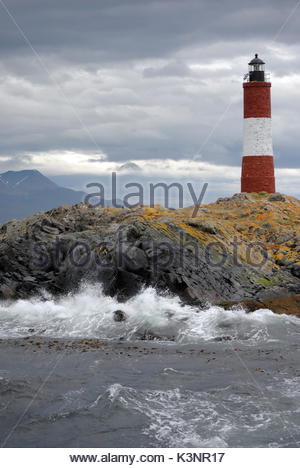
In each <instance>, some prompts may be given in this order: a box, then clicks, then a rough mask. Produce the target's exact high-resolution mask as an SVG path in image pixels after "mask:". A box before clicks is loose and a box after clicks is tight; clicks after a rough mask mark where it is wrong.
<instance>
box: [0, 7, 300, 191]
mask: <svg viewBox="0 0 300 468" xmlns="http://www.w3.org/2000/svg"><path fill="white" fill-rule="evenodd" d="M5 6H6V8H7V9H8V11H7V10H6V9H5ZM299 30H300V2H299V8H297V1H296V0H284V1H282V0H251V1H249V0H248V1H244V0H9V1H8V0H4V3H3V2H2V0H0V54H1V60H0V72H1V74H0V80H1V87H0V99H1V112H0V172H3V171H5V170H8V169H14V170H15V169H27V168H36V169H39V170H41V171H42V172H43V173H44V174H46V175H49V176H50V177H53V178H54V179H55V180H60V182H61V183H64V184H68V185H69V186H74V187H78V188H79V186H82V183H83V181H88V180H90V179H91V177H94V178H95V177H96V176H99V177H108V175H109V174H110V173H111V171H112V170H117V169H119V168H120V167H121V166H122V165H123V164H124V163H126V162H128V161H131V162H134V163H135V164H136V165H138V168H140V170H134V169H137V167H136V166H134V165H129V166H125V168H123V170H122V173H129V174H130V173H131V172H133V175H132V177H134V178H136V179H137V178H143V177H147V178H148V179H151V177H153V178H160V177H161V178H162V179H164V178H167V177H170V178H173V179H178V180H179V181H180V180H181V179H182V178H183V179H184V180H185V179H186V180H188V178H189V177H192V178H194V179H195V178H196V179H197V175H198V174H199V180H201V181H203V182H208V183H209V184H210V185H209V186H210V187H211V191H212V193H213V194H214V195H215V194H216V195H218V194H225V193H228V194H230V193H233V192H236V191H238V190H239V175H240V169H239V167H240V164H241V152H242V123H243V119H242V81H243V75H244V73H246V72H247V63H248V61H249V60H250V59H251V58H252V57H253V56H254V53H259V55H260V56H261V57H262V58H263V59H264V60H265V62H266V67H267V70H268V71H270V72H271V81H272V85H273V87H272V106H273V109H272V110H273V142H274V152H275V156H276V166H277V168H278V171H277V175H278V184H277V187H278V190H280V191H282V192H287V193H291V194H293V195H297V196H299V195H300V189H299V186H300V170H299V157H300V139H299V129H300V35H299ZM62 175H63V176H64V177H56V176H62Z"/></svg>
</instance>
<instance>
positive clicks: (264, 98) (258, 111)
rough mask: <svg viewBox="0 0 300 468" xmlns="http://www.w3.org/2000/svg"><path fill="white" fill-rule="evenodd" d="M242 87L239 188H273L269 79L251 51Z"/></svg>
mask: <svg viewBox="0 0 300 468" xmlns="http://www.w3.org/2000/svg"><path fill="white" fill-rule="evenodd" d="M246 77H247V82H244V83H243V87H244V145H243V164H242V181H241V182H242V183H241V191H242V192H248V193H251V192H268V193H274V192H275V176H274V158H273V144H272V126H271V122H272V121H271V83H270V82H269V81H266V75H265V63H264V62H263V61H262V60H261V59H260V58H259V57H258V55H257V54H255V58H254V59H253V60H251V62H249V72H248V74H247V75H246Z"/></svg>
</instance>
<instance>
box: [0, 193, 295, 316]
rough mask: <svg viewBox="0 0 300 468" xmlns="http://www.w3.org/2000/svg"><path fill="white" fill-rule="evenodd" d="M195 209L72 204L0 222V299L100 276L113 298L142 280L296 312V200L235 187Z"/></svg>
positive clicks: (188, 297)
mask: <svg viewBox="0 0 300 468" xmlns="http://www.w3.org/2000/svg"><path fill="white" fill-rule="evenodd" d="M193 212H194V207H189V208H184V209H178V210H174V209H165V208H162V207H161V206H154V207H147V206H143V207H142V206H137V207H134V208H131V209H129V208H108V207H104V208H103V207H93V206H89V205H86V204H84V203H80V204H77V205H74V206H61V207H59V208H56V209H53V210H50V211H47V212H41V213H38V214H35V215H33V216H29V217H27V218H25V219H20V220H11V221H8V222H6V223H5V224H3V225H2V226H1V228H0V239H1V246H0V297H1V299H5V300H10V299H18V298H28V297H30V296H33V295H39V296H43V294H45V292H50V293H51V294H54V295H61V294H66V293H68V292H74V291H75V290H76V289H77V288H78V286H79V284H80V283H81V282H82V281H86V282H91V283H99V285H100V284H101V285H102V287H103V290H104V292H105V294H107V295H112V296H116V297H117V298H118V300H119V301H120V302H122V301H124V300H126V299H128V298H129V297H131V296H133V295H135V294H136V293H138V291H139V290H140V289H141V288H142V287H143V286H145V285H151V286H154V287H156V288H157V289H158V290H168V291H171V292H173V293H174V294H177V295H179V297H180V298H181V299H182V301H183V302H184V303H190V304H199V305H202V306H203V305H204V304H206V303H212V304H220V305H222V306H223V307H224V306H225V307H226V306H229V307H231V306H233V305H235V304H243V305H244V306H246V307H247V308H248V310H254V309H257V308H262V307H265V308H269V309H271V310H273V311H274V312H278V313H292V314H296V315H299V316H300V201H299V200H298V199H296V198H293V197H290V196H286V195H281V194H272V195H269V194H267V193H264V192H262V193H258V194H246V193H242V194H236V195H234V196H233V197H231V198H222V199H218V200H217V202H216V203H212V204H208V205H201V207H200V208H199V210H198V212H197V216H195V217H193Z"/></svg>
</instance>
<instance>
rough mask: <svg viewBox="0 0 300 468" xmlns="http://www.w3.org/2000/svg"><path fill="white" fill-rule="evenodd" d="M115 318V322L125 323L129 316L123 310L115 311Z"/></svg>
mask: <svg viewBox="0 0 300 468" xmlns="http://www.w3.org/2000/svg"><path fill="white" fill-rule="evenodd" d="M113 318H114V321H115V322H125V320H126V319H127V315H126V314H125V312H124V311H123V310H115V311H114V312H113Z"/></svg>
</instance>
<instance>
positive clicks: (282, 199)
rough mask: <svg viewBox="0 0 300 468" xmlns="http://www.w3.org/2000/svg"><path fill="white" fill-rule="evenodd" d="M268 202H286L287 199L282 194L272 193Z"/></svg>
mask: <svg viewBox="0 0 300 468" xmlns="http://www.w3.org/2000/svg"><path fill="white" fill-rule="evenodd" d="M268 200H269V201H270V202H285V197H284V196H283V195H281V193H272V194H271V195H270V196H269V198H268Z"/></svg>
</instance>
